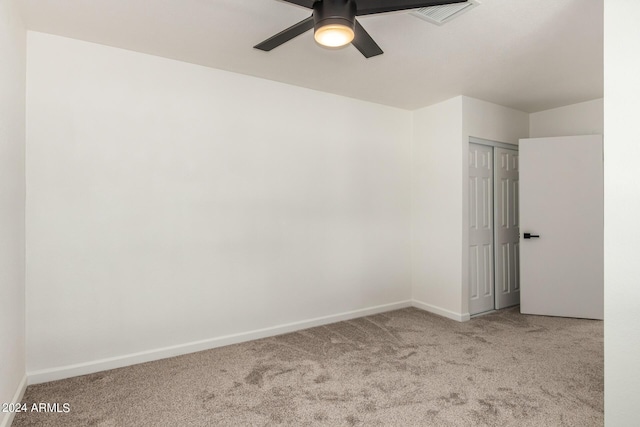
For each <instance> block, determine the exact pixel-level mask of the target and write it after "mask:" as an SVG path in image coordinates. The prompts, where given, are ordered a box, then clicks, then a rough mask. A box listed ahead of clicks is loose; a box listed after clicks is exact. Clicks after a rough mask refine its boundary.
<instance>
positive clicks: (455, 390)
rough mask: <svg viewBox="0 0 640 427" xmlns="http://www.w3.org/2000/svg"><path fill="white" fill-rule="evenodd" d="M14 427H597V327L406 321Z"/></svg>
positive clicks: (130, 382)
mask: <svg viewBox="0 0 640 427" xmlns="http://www.w3.org/2000/svg"><path fill="white" fill-rule="evenodd" d="M23 402H26V403H28V404H29V405H31V404H32V403H33V402H49V403H69V404H70V408H71V411H70V412H69V413H67V414H64V413H61V414H52V413H24V414H18V415H17V416H16V418H15V421H14V424H13V425H14V426H16V427H17V426H65V427H69V426H243V425H251V426H260V425H279V424H282V425H302V426H305V425H326V426H340V425H344V426H351V425H363V426H376V425H388V426H580V427H588V426H601V425H603V323H602V322H599V321H591V320H578V319H565V318H553V317H540V316H525V315H521V314H519V312H518V309H517V308H515V309H509V310H504V311H501V312H498V313H494V314H490V315H486V316H482V317H478V318H475V319H473V320H471V321H470V322H466V323H457V322H454V321H451V320H448V319H445V318H442V317H438V316H435V315H432V314H429V313H426V312H424V311H421V310H418V309H414V308H408V309H403V310H397V311H393V312H389V313H384V314H379V315H375V316H369V317H364V318H360V319H356V320H351V321H346V322H340V323H335V324H332V325H328V326H322V327H317V328H313V329H307V330H304V331H300V332H297V333H291V334H287V335H281V336H278V337H273V338H267V339H262V340H258V341H252V342H248V343H244V344H238V345H232V346H228V347H223V348H218V349H214V350H208V351H203V352H199V353H194V354H189V355H186V356H180V357H174V358H171V359H165V360H161V361H158V362H152V363H145V364H141V365H136V366H131V367H127V368H122V369H115V370H112V371H106V372H101V373H97V374H93V375H86V376H82V377H76V378H71V379H67V380H62V381H55V382H51V383H46V384H40V385H35V386H29V387H28V388H27V391H26V394H25V397H24V400H23Z"/></svg>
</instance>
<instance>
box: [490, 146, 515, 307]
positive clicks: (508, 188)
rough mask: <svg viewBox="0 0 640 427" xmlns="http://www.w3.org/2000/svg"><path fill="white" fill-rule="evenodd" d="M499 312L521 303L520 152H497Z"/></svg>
mask: <svg viewBox="0 0 640 427" xmlns="http://www.w3.org/2000/svg"><path fill="white" fill-rule="evenodd" d="M494 150H495V170H496V174H495V190H494V191H495V199H496V211H495V215H496V222H495V228H496V233H495V245H496V259H495V266H496V267H495V268H496V272H495V278H496V286H495V292H496V309H500V308H505V307H511V306H513V305H518V304H520V265H519V264H520V254H519V251H520V238H519V235H518V233H519V226H520V224H519V214H518V203H519V200H518V199H519V193H518V191H519V188H518V186H519V182H518V179H519V178H518V176H519V173H518V169H519V165H518V161H519V159H518V152H517V151H515V150H507V149H504V148H499V147H496V148H495V149H494Z"/></svg>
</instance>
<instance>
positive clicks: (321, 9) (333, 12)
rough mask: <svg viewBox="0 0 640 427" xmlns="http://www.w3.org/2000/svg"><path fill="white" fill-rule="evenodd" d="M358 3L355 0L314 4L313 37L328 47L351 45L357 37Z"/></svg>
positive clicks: (329, 0)
mask: <svg viewBox="0 0 640 427" xmlns="http://www.w3.org/2000/svg"><path fill="white" fill-rule="evenodd" d="M356 12H357V8H356V3H355V1H353V0H322V1H316V2H315V3H314V4H313V24H314V25H313V28H314V34H313V37H314V38H315V39H316V42H318V44H320V45H322V46H327V47H341V46H346V45H348V44H349V43H351V42H352V41H353V39H354V37H355V35H356V32H355V28H356Z"/></svg>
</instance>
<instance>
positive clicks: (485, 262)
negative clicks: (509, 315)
mask: <svg viewBox="0 0 640 427" xmlns="http://www.w3.org/2000/svg"><path fill="white" fill-rule="evenodd" d="M469 296H470V302H469V312H470V313H471V314H478V313H482V312H484V311H489V310H493V307H494V293H493V152H492V148H491V147H487V146H484V145H479V144H469Z"/></svg>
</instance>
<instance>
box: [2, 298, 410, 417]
mask: <svg viewBox="0 0 640 427" xmlns="http://www.w3.org/2000/svg"><path fill="white" fill-rule="evenodd" d="M411 306H412V302H411V300H407V301H400V302H395V303H391V304H384V305H379V306H375V307H369V308H364V309H360V310H354V311H348V312H345V313H339V314H334V315H329V316H323V317H316V318H314V319H309V320H302V321H299V322H293V323H287V324H284V325H278V326H273V327H270V328H264V329H257V330H254V331H249V332H242V333H239V334H233V335H225V336H221V337H216V338H210V339H206V340H201V341H195V342H190V343H185V344H180V345H176V346H171V347H164V348H159V349H155V350H149V351H144V352H140V353H133V354H128V355H124V356H117V357H110V358H107V359H101V360H94V361H91V362H86V363H79V364H75V365H68V366H61V367H57V368H52V369H43V370H38V371H32V372H28V373H27V377H28V383H29V384H39V383H44V382H48V381H56V380H61V379H65V378H71V377H76V376H79V375H87V374H93V373H96V372H100V371H106V370H109V369H115V368H122V367H125V366H130V365H135V364H138V363H145V362H152V361H154V360H159V359H166V358H168V357H174V356H180V355H182V354H188V353H194V352H197V351H202V350H209V349H212V348H216V347H223V346H226V345H230V344H238V343H241V342H245V341H251V340H256V339H260V338H266V337H271V336H275V335H281V334H286V333H288V332H295V331H299V330H302V329H308V328H313V327H315V326H322V325H327V324H329V323H335V322H341V321H343V320H350V319H355V318H357V317H363V316H370V315H372V314H378V313H384V312H385V311H392V310H398V309H401V308H406V307H411ZM0 427H4V426H0Z"/></svg>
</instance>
